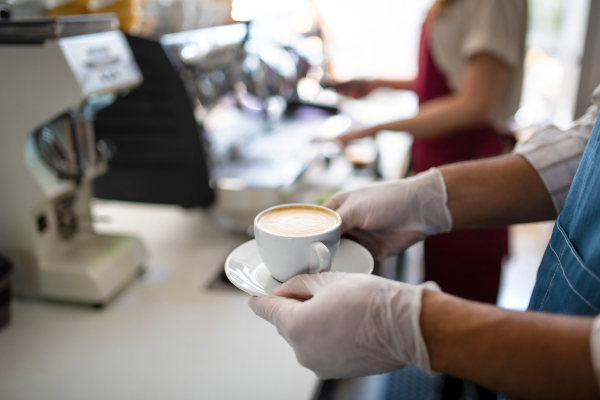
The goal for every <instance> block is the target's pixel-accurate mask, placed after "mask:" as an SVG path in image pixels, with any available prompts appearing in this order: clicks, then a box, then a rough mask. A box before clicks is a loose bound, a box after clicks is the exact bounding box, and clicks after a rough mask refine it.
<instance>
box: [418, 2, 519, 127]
mask: <svg viewBox="0 0 600 400" xmlns="http://www.w3.org/2000/svg"><path fill="white" fill-rule="evenodd" d="M526 31H527V4H526V1H525V0H455V1H454V2H452V3H450V4H449V5H448V6H447V7H446V8H445V9H444V11H443V12H442V14H441V15H440V16H439V17H438V18H437V19H436V20H435V22H434V23H433V26H432V30H431V36H430V42H429V45H430V50H431V54H432V57H433V60H434V61H435V63H436V65H437V67H438V68H439V69H440V71H441V72H442V73H443V74H444V76H445V77H446V81H447V82H448V86H449V87H450V89H452V90H458V89H459V88H460V85H461V81H462V78H463V73H464V69H465V66H466V63H467V61H468V60H469V58H471V57H472V56H474V55H476V54H481V53H490V54H492V55H494V56H496V57H497V58H498V59H500V60H501V61H502V62H504V63H505V64H506V65H507V66H508V67H509V68H510V76H509V79H508V85H507V87H506V90H505V92H504V94H503V96H502V98H501V100H500V102H499V104H498V107H497V108H496V110H495V112H494V114H493V117H492V125H493V127H494V128H496V129H497V130H498V131H500V132H507V131H508V128H507V121H508V119H509V118H510V117H512V116H513V115H514V114H515V113H516V112H517V109H518V108H519V101H520V97H521V86H522V84H523V61H524V57H525V34H526Z"/></svg>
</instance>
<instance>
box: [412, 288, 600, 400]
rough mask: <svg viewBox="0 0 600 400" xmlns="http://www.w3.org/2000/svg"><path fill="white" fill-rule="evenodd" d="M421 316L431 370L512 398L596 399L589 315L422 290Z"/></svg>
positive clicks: (597, 396) (597, 395)
mask: <svg viewBox="0 0 600 400" xmlns="http://www.w3.org/2000/svg"><path fill="white" fill-rule="evenodd" d="M420 321H421V331H422V334H423V338H424V339H425V343H426V345H427V349H428V351H429V356H430V361H431V367H432V369H433V370H434V371H437V372H442V373H445V374H448V375H452V376H457V377H460V378H463V379H469V380H472V381H474V382H476V383H478V384H480V385H482V386H485V387H487V388H490V389H492V390H495V391H498V392H500V393H502V394H506V395H508V396H511V397H515V398H523V399H546V400H549V399H597V398H600V395H599V391H598V386H597V383H596V380H595V375H594V371H593V367H592V361H591V355H590V332H591V326H592V321H593V319H592V318H583V317H570V316H559V315H552V314H543V313H534V312H526V313H518V312H513V311H507V310H502V309H500V308H497V307H493V306H490V305H484V304H480V303H475V302H470V301H466V300H462V299H459V298H457V297H454V296H450V295H447V294H444V293H437V292H432V291H428V290H426V291H424V293H423V298H422V311H421V320H420Z"/></svg>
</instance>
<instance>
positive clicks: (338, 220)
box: [254, 203, 342, 238]
mask: <svg viewBox="0 0 600 400" xmlns="http://www.w3.org/2000/svg"><path fill="white" fill-rule="evenodd" d="M295 206H299V207H309V208H320V209H322V210H326V211H328V212H332V213H334V214H335V215H336V216H337V223H336V224H335V225H334V226H333V227H332V228H330V229H328V230H326V231H323V232H319V233H315V234H314V235H307V236H291V235H280V234H278V233H273V232H270V231H267V230H265V229H263V228H261V227H260V226H259V225H258V220H259V218H260V217H261V216H262V215H263V214H266V213H268V212H270V211H272V210H275V209H277V208H283V207H295ZM341 226H342V217H341V216H340V214H338V213H337V211H335V210H332V209H331V208H328V207H325V206H320V205H317V204H309V203H289V204H278V205H276V206H273V207H269V208H267V209H265V210H262V211H261V212H259V213H258V214H257V215H256V217H254V229H255V230H256V229H259V230H260V231H261V232H264V233H267V234H269V235H273V236H279V237H283V238H309V237H312V236H319V235H323V234H325V233H330V232H333V231H335V230H336V229H339V228H340V227H341ZM254 236H256V234H255V235H254Z"/></svg>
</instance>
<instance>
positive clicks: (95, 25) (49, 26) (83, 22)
mask: <svg viewBox="0 0 600 400" xmlns="http://www.w3.org/2000/svg"><path fill="white" fill-rule="evenodd" d="M117 29H119V20H118V19H117V16H116V15H115V14H96V15H78V16H72V17H55V18H51V17H48V18H46V17H44V18H27V19H19V18H11V19H8V20H6V21H5V20H2V21H0V43H2V44H40V43H44V41H45V40H47V39H57V38H63V37H70V36H78V35H86V34H90V33H99V32H107V31H114V30H117Z"/></svg>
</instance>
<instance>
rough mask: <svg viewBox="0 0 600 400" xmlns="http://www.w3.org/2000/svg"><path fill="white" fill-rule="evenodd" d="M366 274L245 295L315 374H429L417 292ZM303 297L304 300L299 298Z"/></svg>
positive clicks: (301, 279) (332, 275)
mask: <svg viewBox="0 0 600 400" xmlns="http://www.w3.org/2000/svg"><path fill="white" fill-rule="evenodd" d="M425 288H427V289H432V290H438V291H439V287H438V286H437V285H436V284H435V283H431V282H428V283H425V284H423V285H419V286H413V285H408V284H406V283H402V282H396V281H392V280H388V279H384V278H381V277H377V276H372V275H362V274H346V273H341V272H326V273H321V274H311V275H298V276H295V277H294V278H292V279H290V280H288V281H287V282H285V283H284V284H282V285H279V286H277V287H276V288H275V290H274V291H273V293H274V294H275V295H277V296H284V297H288V298H282V297H273V296H263V297H252V298H251V299H250V301H249V302H248V305H249V306H250V307H251V308H252V310H253V311H254V312H255V313H256V315H258V316H260V317H262V318H264V319H266V320H267V321H269V322H271V323H272V324H274V325H275V326H276V327H277V331H278V332H279V334H280V335H281V336H283V337H284V338H285V340H287V342H288V343H289V344H290V346H292V348H293V349H294V352H295V353H296V358H297V359H298V362H299V363H300V364H302V365H303V366H305V367H307V368H309V369H311V370H313V371H314V372H315V373H316V374H317V376H319V378H321V379H331V378H351V377H358V376H366V375H373V374H381V373H384V372H389V371H394V370H396V369H398V368H402V367H404V366H406V365H416V366H418V367H419V368H421V369H423V370H425V371H427V372H430V373H431V370H430V363H429V354H428V352H427V348H426V347H425V342H424V340H423V337H422V335H421V328H420V324H419V319H420V315H421V296H422V293H423V289H425ZM302 300H305V301H302Z"/></svg>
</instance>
